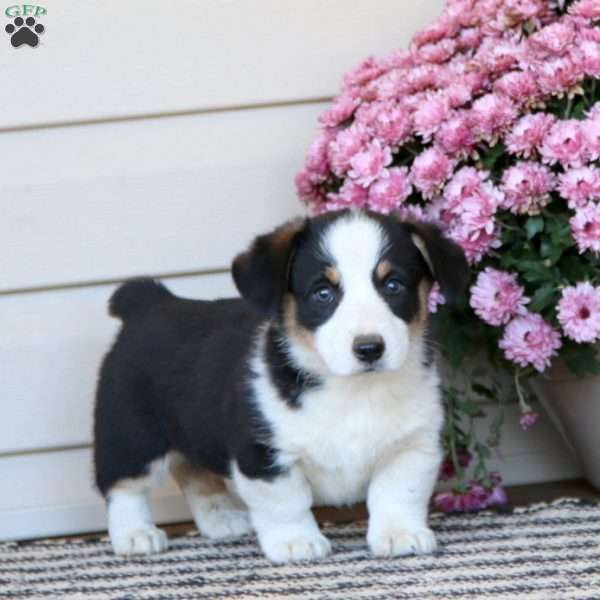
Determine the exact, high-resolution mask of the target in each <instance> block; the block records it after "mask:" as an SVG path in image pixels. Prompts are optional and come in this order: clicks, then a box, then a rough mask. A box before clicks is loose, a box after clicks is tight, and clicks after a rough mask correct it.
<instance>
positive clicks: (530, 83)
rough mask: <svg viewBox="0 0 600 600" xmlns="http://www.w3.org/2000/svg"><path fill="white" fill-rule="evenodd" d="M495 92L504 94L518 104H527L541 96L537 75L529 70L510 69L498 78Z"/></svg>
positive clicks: (494, 88)
mask: <svg viewBox="0 0 600 600" xmlns="http://www.w3.org/2000/svg"><path fill="white" fill-rule="evenodd" d="M493 90H494V92H496V93H497V94H504V95H505V96H508V97H509V98H510V99H511V100H513V101H514V102H516V103H517V104H526V103H527V102H528V101H530V100H532V99H536V98H537V97H538V96H539V88H538V86H537V83H536V81H535V77H534V76H533V75H532V73H531V72H529V71H510V72H509V73H507V74H506V75H502V77H500V78H499V79H496V81H495V82H494V86H493Z"/></svg>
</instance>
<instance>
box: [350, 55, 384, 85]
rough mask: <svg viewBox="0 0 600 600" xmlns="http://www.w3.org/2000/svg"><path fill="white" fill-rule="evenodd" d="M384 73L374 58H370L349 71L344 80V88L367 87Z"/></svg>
mask: <svg viewBox="0 0 600 600" xmlns="http://www.w3.org/2000/svg"><path fill="white" fill-rule="evenodd" d="M381 73H383V67H382V65H381V64H380V63H379V61H378V60H377V59H376V58H375V57H374V56H369V57H367V58H366V59H365V60H363V61H362V62H361V63H360V64H359V65H357V66H356V67H354V68H353V69H351V70H350V71H348V73H346V75H344V78H343V80H342V88H343V89H348V88H351V87H353V86H361V85H365V84H366V83H368V82H369V81H371V80H372V79H375V78H376V77H379V75H381Z"/></svg>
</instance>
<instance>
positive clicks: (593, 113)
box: [587, 101, 600, 120]
mask: <svg viewBox="0 0 600 600" xmlns="http://www.w3.org/2000/svg"><path fill="white" fill-rule="evenodd" d="M587 116H588V118H589V119H593V120H596V119H600V101H598V102H595V103H594V106H592V108H590V110H589V111H588V113H587Z"/></svg>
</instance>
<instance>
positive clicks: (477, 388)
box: [471, 383, 495, 400]
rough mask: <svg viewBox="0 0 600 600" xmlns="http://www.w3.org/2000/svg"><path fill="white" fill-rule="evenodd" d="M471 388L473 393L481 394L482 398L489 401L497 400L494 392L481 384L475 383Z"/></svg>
mask: <svg viewBox="0 0 600 600" xmlns="http://www.w3.org/2000/svg"><path fill="white" fill-rule="evenodd" d="M471 388H472V389H473V391H474V392H475V393H476V394H479V395H480V396H483V397H484V398H488V399H489V400H495V396H494V393H493V392H492V390H491V389H490V388H489V387H487V386H485V385H483V384H481V383H473V384H472V385H471Z"/></svg>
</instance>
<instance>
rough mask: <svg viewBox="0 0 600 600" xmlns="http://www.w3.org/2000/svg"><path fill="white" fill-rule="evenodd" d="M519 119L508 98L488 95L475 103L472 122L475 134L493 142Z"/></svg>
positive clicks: (472, 109)
mask: <svg viewBox="0 0 600 600" xmlns="http://www.w3.org/2000/svg"><path fill="white" fill-rule="evenodd" d="M516 118H517V109H516V107H515V105H514V104H513V102H512V101H511V100H510V99H509V98H507V97H506V96H501V95H499V94H487V95H485V96H482V97H481V98H478V99H477V100H475V102H473V106H472V108H471V122H472V123H473V127H474V130H475V134H476V135H478V136H479V137H480V138H482V139H485V140H488V141H489V140H492V139H493V137H494V135H496V134H498V133H500V132H501V131H502V130H504V129H505V128H506V127H508V126H509V125H511V124H512V123H513V121H514V120H515V119H516Z"/></svg>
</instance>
